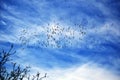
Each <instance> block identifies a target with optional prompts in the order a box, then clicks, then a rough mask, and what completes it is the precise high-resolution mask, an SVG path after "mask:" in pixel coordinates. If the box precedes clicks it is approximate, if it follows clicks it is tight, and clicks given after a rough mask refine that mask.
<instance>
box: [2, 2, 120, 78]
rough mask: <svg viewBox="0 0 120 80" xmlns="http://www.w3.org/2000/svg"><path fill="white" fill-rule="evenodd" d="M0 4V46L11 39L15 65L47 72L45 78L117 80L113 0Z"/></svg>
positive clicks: (118, 31) (119, 59)
mask: <svg viewBox="0 0 120 80" xmlns="http://www.w3.org/2000/svg"><path fill="white" fill-rule="evenodd" d="M0 4H1V5H0V48H4V49H9V46H10V44H14V48H15V50H16V51H17V52H16V56H15V57H14V59H15V61H16V62H18V63H19V64H21V63H22V64H21V65H24V66H26V65H30V66H31V67H33V70H34V69H35V70H40V71H41V72H43V73H44V72H48V73H49V76H51V77H49V78H48V80H51V79H55V80H72V79H74V80H80V79H81V80H99V79H100V78H101V77H104V79H102V80H113V79H114V80H118V79H119V75H120V67H119V65H120V27H119V25H120V23H119V21H120V14H119V12H120V10H119V7H120V1H119V0H100V1H98V0H89V1H88V0H1V1H0ZM71 72H72V73H71ZM63 73H64V74H63ZM78 73H83V74H78ZM94 73H97V74H96V75H95V76H93V75H91V74H94ZM104 73H106V75H104ZM54 74H55V75H54ZM76 74H77V75H76ZM70 75H71V77H69V76H70Z"/></svg>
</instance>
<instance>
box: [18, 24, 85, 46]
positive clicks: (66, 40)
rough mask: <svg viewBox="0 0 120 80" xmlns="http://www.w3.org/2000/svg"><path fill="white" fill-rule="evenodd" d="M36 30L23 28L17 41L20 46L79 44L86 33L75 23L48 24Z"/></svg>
mask: <svg viewBox="0 0 120 80" xmlns="http://www.w3.org/2000/svg"><path fill="white" fill-rule="evenodd" d="M41 28H42V30H41V31H40V30H38V31H36V30H35V31H29V29H23V30H22V31H21V32H20V36H19V41H20V43H21V45H22V46H30V45H31V44H32V45H33V46H36V47H37V48H40V47H44V48H48V47H49V48H64V47H72V46H76V45H79V42H80V41H81V40H82V39H83V36H84V35H85V34H86V32H85V30H84V29H83V27H81V26H80V25H77V24H75V26H74V27H62V26H61V25H59V24H54V25H51V24H48V26H47V27H40V29H41Z"/></svg>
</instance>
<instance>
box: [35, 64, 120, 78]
mask: <svg viewBox="0 0 120 80" xmlns="http://www.w3.org/2000/svg"><path fill="white" fill-rule="evenodd" d="M33 68H34V69H33V70H34V71H40V72H41V73H46V72H47V73H48V77H47V79H46V80H119V78H120V77H119V76H118V75H116V74H114V73H112V71H110V70H107V69H105V68H103V67H98V66H97V65H92V64H84V65H82V66H77V67H71V68H65V69H64V68H63V69H61V68H56V69H50V70H48V69H46V70H42V69H40V68H38V67H33Z"/></svg>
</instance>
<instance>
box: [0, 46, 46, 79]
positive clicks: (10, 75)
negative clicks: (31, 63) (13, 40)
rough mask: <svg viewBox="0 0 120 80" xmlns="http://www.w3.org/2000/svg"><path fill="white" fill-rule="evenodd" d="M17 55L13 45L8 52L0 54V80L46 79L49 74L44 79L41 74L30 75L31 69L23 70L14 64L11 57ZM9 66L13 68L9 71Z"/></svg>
mask: <svg viewBox="0 0 120 80" xmlns="http://www.w3.org/2000/svg"><path fill="white" fill-rule="evenodd" d="M15 53H16V52H15V51H13V45H11V48H10V49H9V51H8V52H7V51H5V50H2V51H1V52H0V80H43V79H44V78H46V75H47V74H45V75H44V76H43V77H41V76H40V73H39V72H38V73H37V74H36V75H30V74H29V72H30V67H25V68H22V67H21V66H20V65H17V64H16V63H12V62H11V61H12V59H11V55H14V54H15ZM7 64H10V66H12V67H11V68H10V69H7V68H8V67H7Z"/></svg>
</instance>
